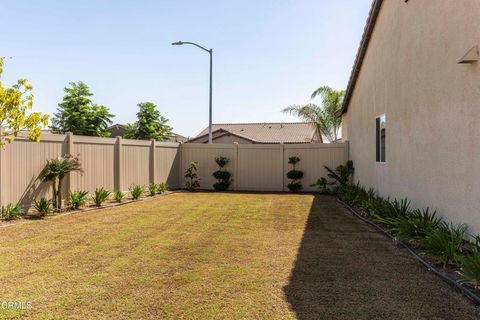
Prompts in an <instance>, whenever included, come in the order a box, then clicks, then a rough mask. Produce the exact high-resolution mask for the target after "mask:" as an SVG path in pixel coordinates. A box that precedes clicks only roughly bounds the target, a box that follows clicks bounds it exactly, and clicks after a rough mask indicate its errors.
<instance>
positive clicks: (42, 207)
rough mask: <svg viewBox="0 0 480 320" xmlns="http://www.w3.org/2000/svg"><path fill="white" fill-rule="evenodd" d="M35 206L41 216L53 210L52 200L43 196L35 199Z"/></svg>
mask: <svg viewBox="0 0 480 320" xmlns="http://www.w3.org/2000/svg"><path fill="white" fill-rule="evenodd" d="M33 208H34V209H35V210H37V213H38V214H37V216H38V217H39V218H43V217H45V216H46V215H47V214H49V213H51V212H53V202H52V200H47V199H45V198H41V199H40V200H36V199H35V200H33Z"/></svg>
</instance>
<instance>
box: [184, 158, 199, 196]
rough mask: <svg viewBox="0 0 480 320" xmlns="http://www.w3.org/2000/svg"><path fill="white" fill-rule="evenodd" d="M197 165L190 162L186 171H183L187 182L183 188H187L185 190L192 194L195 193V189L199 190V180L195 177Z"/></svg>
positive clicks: (194, 162)
mask: <svg viewBox="0 0 480 320" xmlns="http://www.w3.org/2000/svg"><path fill="white" fill-rule="evenodd" d="M197 165H198V162H196V161H192V162H191V163H190V164H189V165H188V167H187V170H185V178H186V179H187V181H186V182H185V188H187V190H188V191H190V192H193V191H195V189H198V188H200V179H199V178H198V175H197Z"/></svg>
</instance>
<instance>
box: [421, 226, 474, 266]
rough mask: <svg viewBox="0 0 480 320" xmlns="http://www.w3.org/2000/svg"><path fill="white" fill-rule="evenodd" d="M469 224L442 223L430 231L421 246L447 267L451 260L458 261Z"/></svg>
mask: <svg viewBox="0 0 480 320" xmlns="http://www.w3.org/2000/svg"><path fill="white" fill-rule="evenodd" d="M466 232H467V226H466V225H464V224H462V225H458V226H454V225H453V224H452V225H448V224H446V223H442V224H441V226H440V227H439V228H437V229H435V230H433V231H432V232H431V233H429V234H428V235H427V236H426V237H425V238H424V239H423V240H422V241H421V242H420V245H421V248H422V249H424V250H425V251H426V252H427V253H429V254H431V255H432V256H434V257H435V258H437V259H438V260H439V262H440V263H442V265H443V267H446V266H447V265H448V264H449V263H450V262H456V261H458V259H459V256H460V254H461V253H462V245H463V243H464V241H465V240H464V239H465V233H466Z"/></svg>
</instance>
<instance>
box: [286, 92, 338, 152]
mask: <svg viewBox="0 0 480 320" xmlns="http://www.w3.org/2000/svg"><path fill="white" fill-rule="evenodd" d="M344 95H345V91H343V90H342V91H336V90H333V89H332V88H330V87H328V86H324V87H320V88H318V89H317V90H315V91H314V92H313V93H312V96H311V97H310V99H311V100H314V99H315V98H316V97H321V98H322V105H321V106H318V105H316V104H313V103H309V104H306V105H292V106H289V107H287V108H285V109H283V110H282V111H283V112H285V113H288V114H291V115H294V116H297V117H299V118H300V119H302V120H304V121H306V122H310V123H312V125H313V126H314V127H315V131H316V133H317V135H318V136H319V138H320V142H322V143H323V137H325V138H326V139H327V140H328V141H330V142H335V141H337V140H338V133H339V131H340V126H341V124H342V119H341V118H340V117H337V116H336V115H335V113H336V112H337V111H338V110H340V109H341V108H342V103H343V97H344Z"/></svg>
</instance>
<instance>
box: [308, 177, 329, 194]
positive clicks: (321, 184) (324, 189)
mask: <svg viewBox="0 0 480 320" xmlns="http://www.w3.org/2000/svg"><path fill="white" fill-rule="evenodd" d="M310 187H317V188H318V192H319V193H320V194H329V193H330V189H329V188H328V181H327V179H325V178H323V177H322V178H320V179H318V180H317V182H315V183H313V184H311V185H310Z"/></svg>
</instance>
